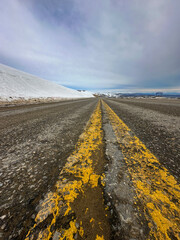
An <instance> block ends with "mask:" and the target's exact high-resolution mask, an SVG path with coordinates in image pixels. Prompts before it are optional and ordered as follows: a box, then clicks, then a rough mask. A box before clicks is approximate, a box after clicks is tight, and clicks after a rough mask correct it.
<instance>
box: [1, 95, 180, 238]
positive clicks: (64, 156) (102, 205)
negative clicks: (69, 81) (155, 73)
mask: <svg viewBox="0 0 180 240" xmlns="http://www.w3.org/2000/svg"><path fill="white" fill-rule="evenodd" d="M0 139H1V140H0V196H1V198H0V224H1V228H0V239H4V240H9V239H15V240H20V239H26V240H35V239H39V240H40V239H49V240H50V239H52V240H59V239H64V240H65V239H66V240H68V239H69V240H71V239H79V240H80V239H88V240H98V239H99V240H103V239H105V240H109V239H121V240H133V239H137V240H138V239H153V240H154V239H160V240H161V239H172V240H175V239H180V186H179V176H180V167H179V165H180V164H179V158H180V149H179V148H180V100H179V99H164V98H161V99H108V98H105V99H99V98H94V99H78V100H69V101H61V102H55V103H43V104H42V103H41V104H31V105H30V104H29V105H19V106H15V105H14V106H1V107H0Z"/></svg>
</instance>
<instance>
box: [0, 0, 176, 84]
mask: <svg viewBox="0 0 180 240" xmlns="http://www.w3.org/2000/svg"><path fill="white" fill-rule="evenodd" d="M38 4H39V5H38ZM38 6H40V7H39V8H38ZM179 7H180V2H179V0H174V1H173V3H172V1H170V0H158V1H157V0H151V1H142V0H131V1H130V0H126V1H125V0H118V1H117V0H100V1H84V0H77V1H75V0H74V1H73V0H69V1H65V2H63V1H57V0H51V1H50V0H44V1H40V0H39V1H38V2H37V1H35V0H28V1H22V0H13V1H11V0H2V1H0V8H1V14H0V32H1V35H0V57H1V56H3V59H6V62H9V64H10V65H12V66H13V64H15V63H16V66H18V67H19V68H21V69H22V70H26V71H29V72H31V73H33V74H36V75H39V76H40V77H44V78H46V79H49V80H53V81H56V82H59V83H61V84H65V85H66V86H74V87H80V86H82V88H95V87H96V88H101V87H102V86H103V88H115V87H118V86H121V85H129V86H135V85H137V86H138V87H148V86H151V87H159V86H169V87H170V86H176V85H178V76H180V46H179V42H180V31H179V22H180V15H179V13H178V10H179ZM57 9H59V10H58V11H57Z"/></svg>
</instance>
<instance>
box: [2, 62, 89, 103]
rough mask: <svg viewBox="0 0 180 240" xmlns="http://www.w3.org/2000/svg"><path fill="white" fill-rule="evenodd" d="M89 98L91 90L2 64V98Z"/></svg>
mask: <svg viewBox="0 0 180 240" xmlns="http://www.w3.org/2000/svg"><path fill="white" fill-rule="evenodd" d="M48 97H53V98H89V97H93V95H92V93H90V92H86V91H85V92H78V91H76V90H73V89H69V88H66V87H63V86H61V85H58V84H56V83H53V82H50V81H47V80H44V79H41V78H39V77H36V76H33V75H31V74H28V73H25V72H21V71H19V70H16V69H14V68H11V67H8V66H5V65H2V64H0V98H1V99H9V98H25V99H29V98H48Z"/></svg>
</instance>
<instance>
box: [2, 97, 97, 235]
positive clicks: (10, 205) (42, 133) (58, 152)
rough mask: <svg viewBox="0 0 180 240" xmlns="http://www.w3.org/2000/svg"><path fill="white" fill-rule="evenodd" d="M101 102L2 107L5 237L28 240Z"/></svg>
mask: <svg viewBox="0 0 180 240" xmlns="http://www.w3.org/2000/svg"><path fill="white" fill-rule="evenodd" d="M96 104H97V99H82V100H76V101H64V102H59V103H54V104H53V103H48V104H35V105H28V106H17V107H16V106H13V107H2V108H0V139H1V142H0V156H1V157H0V195H1V199H0V206H1V208H0V216H1V218H0V225H1V228H0V238H1V236H3V239H23V238H24V236H25V235H24V234H25V233H26V232H27V230H28V228H29V226H30V225H32V222H33V221H34V217H35V208H36V206H37V203H38V202H39V200H40V199H42V198H43V196H44V195H45V194H46V193H47V191H48V190H50V189H52V188H53V186H54V184H55V182H56V180H57V178H58V174H59V172H60V170H61V169H62V167H63V165H64V163H65V160H66V159H67V157H68V156H69V155H70V153H71V152H72V151H73V150H74V146H75V144H76V142H77V140H78V138H79V135H80V134H81V133H82V132H83V130H84V127H85V126H86V123H87V121H88V120H89V118H90V115H91V114H92V112H93V110H94V109H95V106H96Z"/></svg>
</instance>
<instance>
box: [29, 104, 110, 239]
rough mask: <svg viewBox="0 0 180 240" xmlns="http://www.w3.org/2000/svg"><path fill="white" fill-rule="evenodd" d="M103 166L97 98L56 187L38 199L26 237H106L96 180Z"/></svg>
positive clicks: (103, 214)
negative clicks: (38, 204) (95, 106)
mask: <svg viewBox="0 0 180 240" xmlns="http://www.w3.org/2000/svg"><path fill="white" fill-rule="evenodd" d="M103 167H104V166H103V132H102V114H101V107H100V102H99V103H98V105H97V108H96V109H95V111H94V113H93V114H92V116H91V118H90V120H89V122H88V124H87V127H86V129H85V131H84V133H83V134H82V135H81V136H80V139H79V141H78V143H77V146H76V150H75V151H74V152H73V153H72V154H71V156H70V157H69V158H68V159H67V163H66V165H65V167H64V168H63V170H62V171H61V173H60V176H59V180H58V182H57V183H56V186H55V191H54V192H50V193H48V194H47V196H46V198H45V200H44V201H42V202H41V204H40V206H39V212H38V214H37V216H36V218H35V224H34V226H33V227H32V228H31V229H30V231H29V232H28V234H27V236H26V240H33V239H39V240H40V239H60V240H61V239H66V240H71V239H109V234H110V230H109V224H108V215H107V214H108V213H107V211H106V210H105V207H104V200H103V191H102V187H101V186H100V185H99V184H98V183H99V182H100V181H101V179H102V178H103V174H102V173H103Z"/></svg>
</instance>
